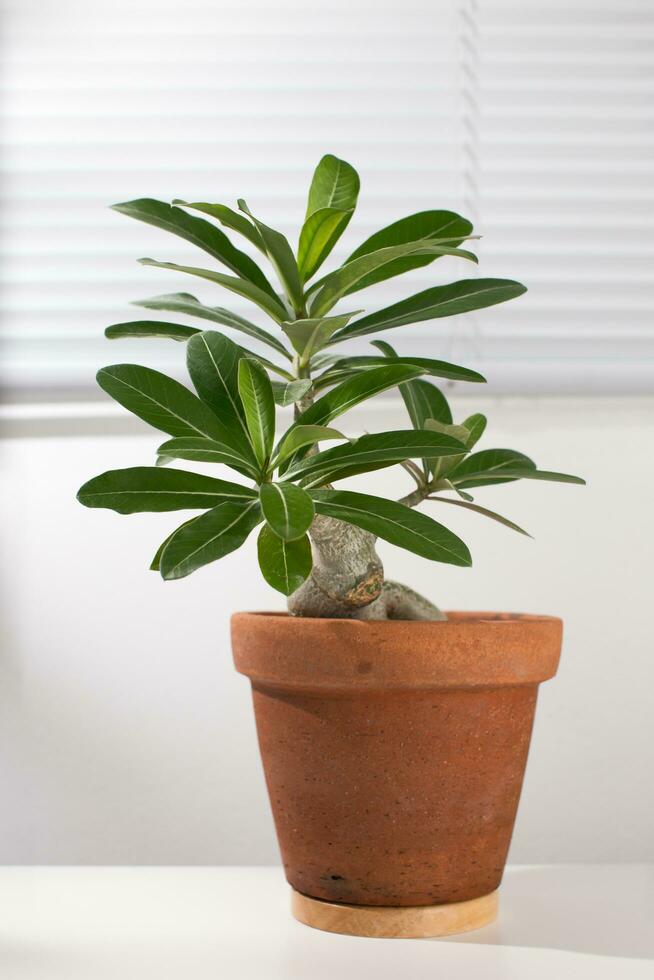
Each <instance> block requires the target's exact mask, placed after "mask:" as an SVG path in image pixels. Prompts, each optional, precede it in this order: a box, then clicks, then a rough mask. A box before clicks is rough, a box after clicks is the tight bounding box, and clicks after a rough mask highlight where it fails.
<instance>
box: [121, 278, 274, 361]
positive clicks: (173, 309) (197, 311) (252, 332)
mask: <svg viewBox="0 0 654 980" xmlns="http://www.w3.org/2000/svg"><path fill="white" fill-rule="evenodd" d="M132 305H133V306H143V307H145V308H146V309H148V310H163V311H165V312H167V313H185V314H187V315H188V316H197V317H200V318H201V319H203V320H211V321H212V322H213V323H220V324H222V326H224V327H231V328H232V329H233V330H238V331H239V332H240V333H245V334H247V335H248V336H249V337H253V338H254V339H255V340H258V341H260V342H261V343H262V344H266V345H267V346H268V347H272V348H273V350H276V351H277V353H278V354H282V356H283V357H286V358H287V359H288V360H289V361H290V360H292V359H293V358H292V355H291V354H290V353H289V352H288V351H287V349H286V348H285V347H284V345H283V344H282V342H281V341H280V340H278V339H277V337H273V335H272V334H270V333H268V331H267V330H263V329H262V328H261V327H258V326H257V325H256V324H255V323H250V321H249V320H245V319H244V318H243V317H242V316H237V315H236V313H231V312H230V311H229V310H225V309H223V307H222V306H205V305H204V303H200V301H199V300H197V299H196V298H195V296H192V295H191V293H165V294H164V295H163V296H153V297H151V298H150V299H139V300H134V301H133V303H132Z"/></svg>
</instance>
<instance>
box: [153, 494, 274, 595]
mask: <svg viewBox="0 0 654 980" xmlns="http://www.w3.org/2000/svg"><path fill="white" fill-rule="evenodd" d="M261 519H262V516H261V507H260V506H259V501H258V500H256V499H255V500H229V501H226V502H225V503H222V504H219V505H218V506H217V507H214V508H213V509H212V510H209V511H207V513H206V514H202V516H201V517H198V518H197V519H196V520H194V521H192V522H191V523H190V524H184V525H182V527H180V528H178V530H177V531H175V533H174V534H172V535H171V536H170V538H169V539H168V542H167V543H166V545H165V547H164V549H163V551H162V553H161V558H160V562H159V564H160V569H159V570H160V572H161V575H162V576H163V578H165V579H177V578H184V577H185V576H186V575H190V574H191V572H194V571H195V570H196V569H197V568H201V567H202V566H203V565H207V564H209V562H212V561H216V560H217V559H218V558H223V557H224V556H225V555H228V554H229V553H230V552H232V551H235V550H236V549H237V548H240V546H241V545H242V544H243V542H244V541H245V539H246V538H247V536H248V535H249V533H250V531H252V530H253V529H254V528H255V527H256V526H257V524H260V523H261Z"/></svg>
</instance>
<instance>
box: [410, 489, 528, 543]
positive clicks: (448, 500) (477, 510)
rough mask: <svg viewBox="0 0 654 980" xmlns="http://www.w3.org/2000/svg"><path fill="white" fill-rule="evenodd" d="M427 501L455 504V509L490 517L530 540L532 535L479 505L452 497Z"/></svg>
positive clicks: (431, 498)
mask: <svg viewBox="0 0 654 980" xmlns="http://www.w3.org/2000/svg"><path fill="white" fill-rule="evenodd" d="M427 500H437V501H438V502H439V503H441V504H454V506H455V507H464V508H465V509H466V510H474V511H475V513H476V514H483V516H484V517H490V518H491V520H493V521H497V522H498V524H503V525H504V527H509V528H511V530H512V531H517V532H518V534H524V535H525V536H526V537H528V538H530V537H531V534H529V533H528V532H527V531H525V530H523V528H521V527H519V526H518V525H517V524H514V523H513V521H510V520H509V519H508V517H502V515H501V514H496V513H495V511H494V510H488V508H487V507H480V506H479V504H471V503H470V502H469V501H467V500H452V499H451V497H427Z"/></svg>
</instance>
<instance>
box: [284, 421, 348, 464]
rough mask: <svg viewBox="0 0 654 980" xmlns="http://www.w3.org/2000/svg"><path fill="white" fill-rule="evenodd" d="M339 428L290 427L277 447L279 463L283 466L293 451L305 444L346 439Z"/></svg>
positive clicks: (316, 426) (317, 426)
mask: <svg viewBox="0 0 654 980" xmlns="http://www.w3.org/2000/svg"><path fill="white" fill-rule="evenodd" d="M346 438H347V436H344V435H343V433H342V432H339V431H338V429H329V428H327V426H324V425H297V426H295V428H294V429H289V430H288V432H287V433H286V435H285V436H284V437H283V438H282V439H281V441H280V443H279V446H278V448H277V465H278V466H281V465H282V464H283V463H285V462H286V460H287V459H289V458H290V457H291V456H292V455H293V453H295V452H297V450H298V449H302V448H303V447H304V446H313V445H315V443H317V442H321V441H325V442H326V441H327V440H328V439H346Z"/></svg>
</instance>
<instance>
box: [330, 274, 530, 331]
mask: <svg viewBox="0 0 654 980" xmlns="http://www.w3.org/2000/svg"><path fill="white" fill-rule="evenodd" d="M357 261H358V260H357ZM526 291H527V290H526V287H525V286H523V285H522V284H521V283H519V282H513V280H511V279H461V280H459V281H458V282H452V283H449V284H448V285H447V286H432V288H431V289H425V290H423V291H422V292H421V293H416V295H415V296H410V297H409V298H408V299H403V300H400V302H399V303H394V304H393V305H392V306H387V307H386V308H385V309H383V310H378V311H377V312H376V313H371V314H370V315H369V316H365V317H363V318H362V319H361V320H355V321H354V323H350V324H348V326H347V327H344V328H343V330H340V331H339V332H338V333H337V334H335V335H334V336H333V337H332V340H331V342H332V343H333V344H337V343H340V342H341V341H342V340H349V339H350V338H351V337H362V336H364V334H369V333H376V332H377V331H378V330H391V329H392V328H394V327H401V326H403V325H404V324H405V323H419V322H420V321H421V320H435V319H437V318H439V317H443V316H454V315H455V314H458V313H468V312H470V311H471V310H481V309H484V308H485V307H487V306H495V304H497V303H505V302H506V301H507V300H509V299H514V298H515V297H516V296H521V295H522V294H523V293H525V292H526Z"/></svg>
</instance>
